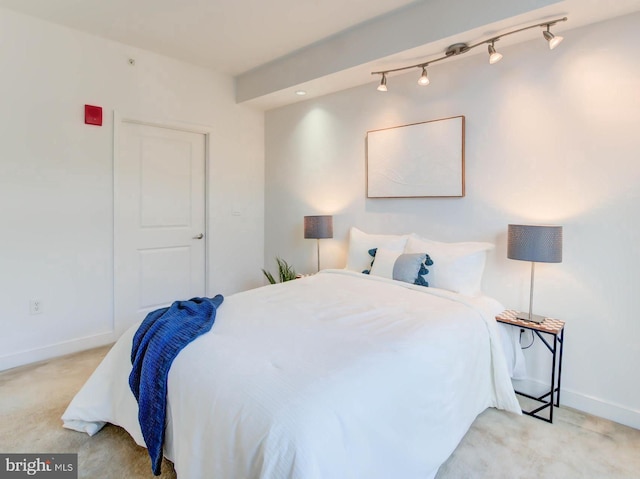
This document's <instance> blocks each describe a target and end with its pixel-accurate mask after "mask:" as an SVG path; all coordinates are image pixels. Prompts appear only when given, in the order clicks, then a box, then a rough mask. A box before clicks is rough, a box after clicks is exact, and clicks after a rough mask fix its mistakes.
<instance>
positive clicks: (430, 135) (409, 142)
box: [366, 116, 464, 198]
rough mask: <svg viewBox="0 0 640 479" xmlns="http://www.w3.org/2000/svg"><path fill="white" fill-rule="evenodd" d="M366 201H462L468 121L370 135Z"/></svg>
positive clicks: (441, 121)
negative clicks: (420, 199) (370, 199)
mask: <svg viewBox="0 0 640 479" xmlns="http://www.w3.org/2000/svg"><path fill="white" fill-rule="evenodd" d="M366 149H367V153H366V157H367V197H368V198H419V197H432V198H433V197H440V198H443V197H454V198H455V197H458V198H460V197H463V196H464V116H454V117H451V118H443V119H439V120H431V121H424V122H421V123H412V124H410V125H402V126H396V127H392V128H384V129H381V130H371V131H368V132H367V145H366Z"/></svg>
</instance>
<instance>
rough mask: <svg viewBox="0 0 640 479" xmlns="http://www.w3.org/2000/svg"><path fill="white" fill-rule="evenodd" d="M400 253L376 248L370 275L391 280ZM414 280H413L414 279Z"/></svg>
mask: <svg viewBox="0 0 640 479" xmlns="http://www.w3.org/2000/svg"><path fill="white" fill-rule="evenodd" d="M401 254H402V251H392V250H389V249H386V248H378V251H376V257H375V260H374V262H373V266H372V267H371V273H369V274H371V275H373V276H382V277H383V278H389V279H393V267H394V266H395V264H396V260H397V259H398V258H399V257H400V255H401ZM414 279H415V278H414Z"/></svg>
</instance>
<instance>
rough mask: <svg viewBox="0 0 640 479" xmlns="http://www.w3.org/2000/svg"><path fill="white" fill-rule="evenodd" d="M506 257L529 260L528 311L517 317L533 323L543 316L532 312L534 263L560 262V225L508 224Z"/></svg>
mask: <svg viewBox="0 0 640 479" xmlns="http://www.w3.org/2000/svg"><path fill="white" fill-rule="evenodd" d="M507 258H509V259H517V260H520V261H531V284H530V288H529V312H528V313H526V312H518V314H517V318H518V319H523V320H525V321H532V322H534V323H541V322H542V321H544V316H540V315H537V314H533V276H534V271H535V265H536V263H562V226H538V225H509V228H508V233H507Z"/></svg>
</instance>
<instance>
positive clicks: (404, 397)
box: [63, 270, 520, 479]
mask: <svg viewBox="0 0 640 479" xmlns="http://www.w3.org/2000/svg"><path fill="white" fill-rule="evenodd" d="M501 309H502V308H501V306H500V305H499V304H498V303H497V302H496V301H494V300H492V299H490V298H487V297H485V296H477V297H468V296H464V295H460V294H457V293H452V292H449V291H446V290H442V289H437V288H422V287H419V286H415V285H410V284H406V283H402V282H399V281H393V280H390V279H386V278H380V277H376V276H371V275H369V276H367V275H363V274H360V273H356V272H351V271H347V270H327V271H323V272H321V273H319V274H316V275H313V276H310V277H306V278H302V279H299V280H295V281H290V282H287V283H282V284H278V285H272V286H265V287H263V288H258V289H255V290H251V291H247V292H243V293H238V294H235V295H231V296H229V297H227V298H226V299H225V302H224V303H223V305H222V306H221V307H220V309H219V311H218V318H217V320H216V323H215V325H214V327H213V329H212V330H211V331H210V332H209V333H207V334H206V335H203V336H201V337H199V338H197V339H196V340H195V341H193V342H192V343H191V344H190V345H189V346H188V347H187V348H185V349H184V350H183V351H182V352H181V353H180V354H179V355H178V357H177V358H176V360H175V361H174V363H173V366H172V368H171V371H170V373H169V389H168V395H167V403H168V413H167V415H168V420H167V429H166V438H165V446H164V452H165V456H166V457H167V458H169V459H170V460H172V461H173V462H174V465H175V469H176V472H177V474H178V477H182V478H200V477H212V478H222V479H223V478H247V479H249V478H260V479H281V478H299V479H315V478H318V479H319V478H339V477H345V478H346V477H348V478H363V479H364V478H366V479H375V478H381V479H382V478H389V477H402V478H405V479H410V478H429V477H434V476H435V474H436V472H437V470H438V467H439V466H440V465H441V464H442V463H443V462H444V461H445V460H446V459H447V457H448V456H449V455H450V454H451V453H452V451H453V450H454V449H455V447H456V446H457V444H458V443H459V441H460V440H461V439H462V437H463V436H464V434H465V433H466V431H467V430H468V428H469V426H470V425H471V423H472V422H473V421H474V419H475V418H476V416H477V415H478V414H479V413H480V412H482V411H483V410H484V409H486V408H487V407H498V408H502V409H506V410H509V411H513V412H516V413H518V412H519V411H520V409H519V406H518V405H517V401H516V399H515V395H514V393H513V388H512V387H511V383H510V380H509V377H508V373H507V369H506V365H505V360H504V356H503V355H502V352H501V349H500V339H499V336H498V332H497V325H496V323H495V320H494V316H495V314H496V313H497V312H499V311H500V310H501ZM134 332H135V327H133V328H131V329H130V330H129V331H128V332H127V333H125V334H124V335H123V336H122V338H120V340H119V341H118V342H117V343H116V344H115V345H114V347H113V348H112V350H111V351H110V352H109V353H108V355H107V356H106V357H105V359H104V361H103V362H102V363H101V364H100V366H99V367H98V368H97V369H96V371H95V372H94V374H93V375H92V376H91V377H90V379H89V380H88V381H87V383H86V384H85V385H84V386H83V388H82V389H81V390H80V392H79V393H78V394H77V395H76V396H75V398H74V399H73V401H72V402H71V404H70V405H69V407H68V409H67V410H66V412H65V413H64V416H63V421H64V425H65V427H68V428H71V429H75V430H79V431H85V432H88V433H90V434H93V433H95V432H97V431H98V430H99V429H100V428H101V427H102V425H104V423H106V422H109V423H112V424H116V425H119V426H121V427H123V428H124V429H125V430H127V431H128V432H129V434H131V436H132V437H133V438H134V440H135V441H136V442H137V443H138V444H140V445H144V441H143V438H142V434H141V431H140V427H139V424H138V419H137V403H136V401H135V399H134V397H133V395H132V393H131V391H130V389H129V385H128V376H129V373H130V371H131V362H130V350H131V340H132V336H133V334H134ZM150 475H151V473H150Z"/></svg>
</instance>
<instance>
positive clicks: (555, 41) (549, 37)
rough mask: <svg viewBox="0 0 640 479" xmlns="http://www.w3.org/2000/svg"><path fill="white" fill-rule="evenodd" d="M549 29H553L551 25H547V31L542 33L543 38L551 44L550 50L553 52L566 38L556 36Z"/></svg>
mask: <svg viewBox="0 0 640 479" xmlns="http://www.w3.org/2000/svg"><path fill="white" fill-rule="evenodd" d="M549 28H551V25H549V24H547V29H546V30H545V31H544V32H542V36H543V37H544V39H545V40H546V41H548V42H549V50H553V49H554V48H555V47H557V46H558V45H560V42H561V41H562V40H564V38H563V37H561V36H559V35H554V34H553V33H551V32H550V31H549Z"/></svg>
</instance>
